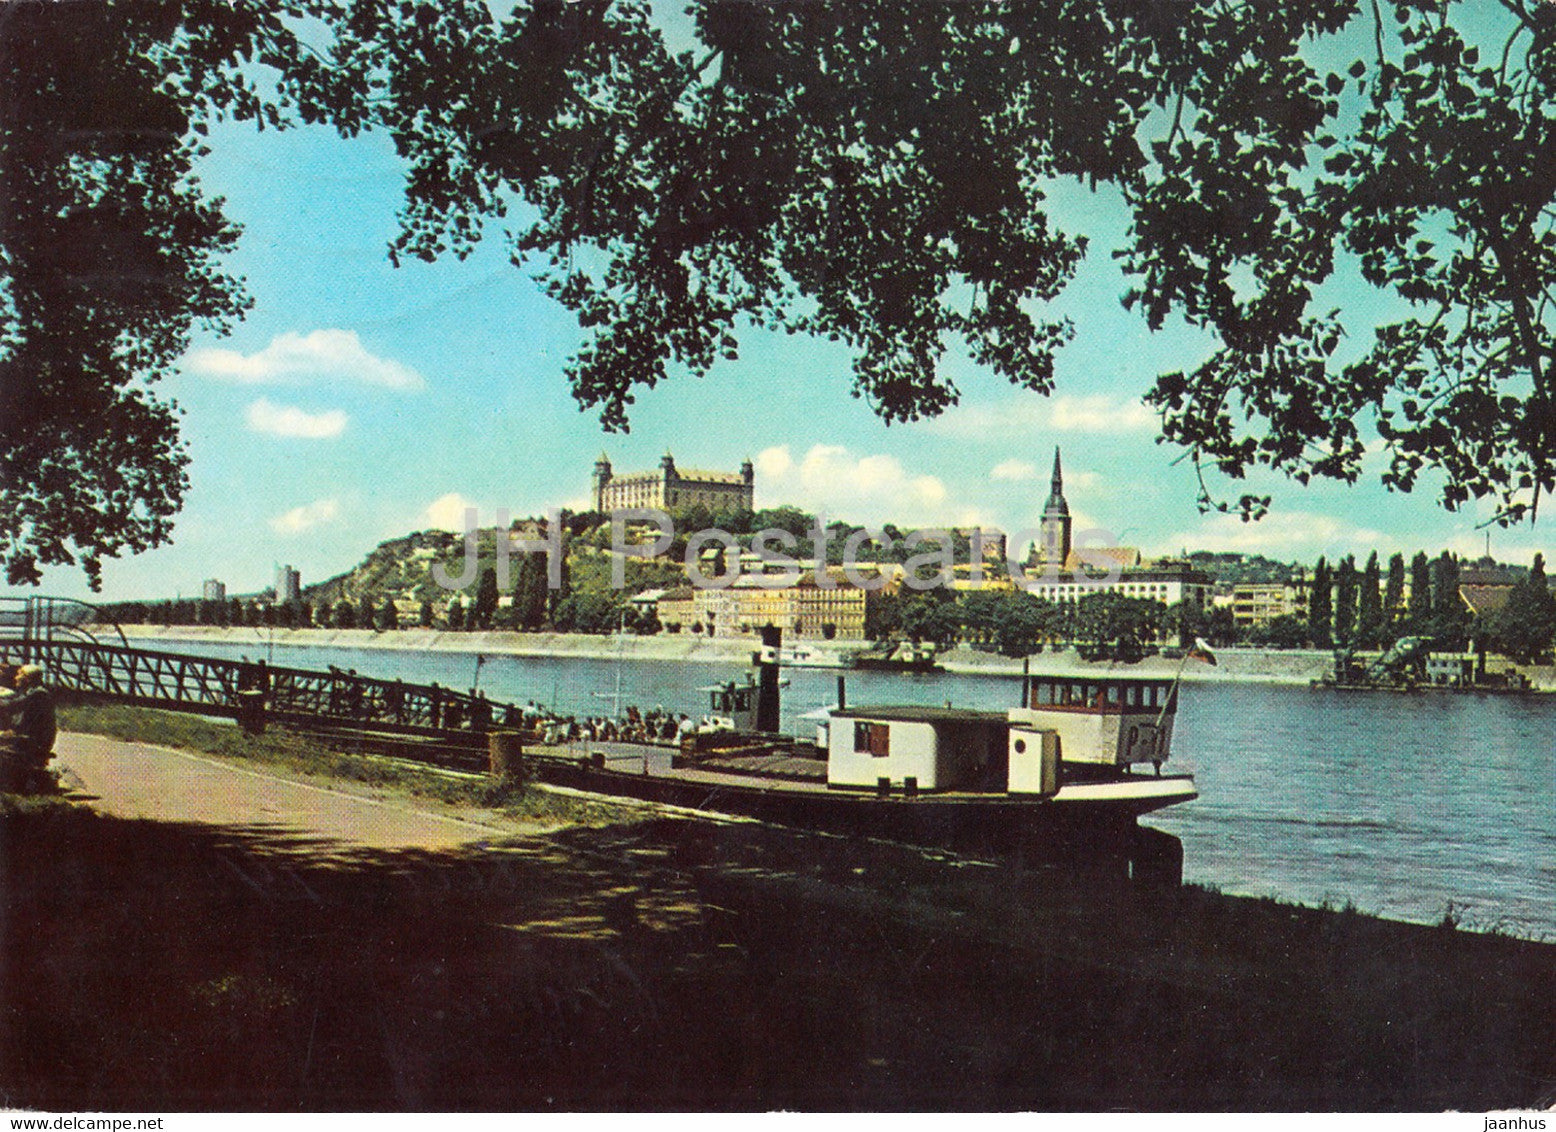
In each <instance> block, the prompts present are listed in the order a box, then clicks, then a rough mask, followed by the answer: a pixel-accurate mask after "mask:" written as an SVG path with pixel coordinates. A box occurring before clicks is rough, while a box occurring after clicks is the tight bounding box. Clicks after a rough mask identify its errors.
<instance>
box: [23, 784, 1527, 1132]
mask: <svg viewBox="0 0 1556 1132" xmlns="http://www.w3.org/2000/svg"><path fill="white" fill-rule="evenodd" d="M0 812H3V815H4V822H3V827H0V833H3V841H0V867H3V870H4V873H3V876H0V884H3V893H4V901H5V904H4V913H5V919H4V936H5V938H4V945H5V950H4V962H5V968H4V970H3V972H0V974H3V996H4V1002H3V1006H4V1015H3V1027H4V1029H3V1032H0V1042H3V1061H0V1072H3V1082H0V1083H3V1086H4V1089H5V1097H4V1099H5V1100H6V1101H7V1102H8V1103H10V1104H13V1105H22V1106H28V1107H41V1108H48V1109H55V1110H76V1111H81V1110H90V1109H108V1110H115V1109H149V1110H157V1109H163V1110H168V1109H174V1110H176V1109H193V1110H202V1109H244V1110H246V1109H309V1110H315V1109H319V1110H331V1109H348V1110H372V1109H444V1108H450V1109H465V1108H479V1109H543V1108H549V1107H556V1108H566V1109H576V1108H592V1109H664V1108H692V1109H723V1108H741V1109H768V1108H779V1107H785V1108H804V1109H847V1108H885V1109H896V1108H978V1109H981V1108H989V1109H1008V1108H1036V1109H1083V1110H1096V1109H1112V1108H1136V1109H1152V1110H1172V1109H1222V1108H1230V1109H1249V1110H1260V1109H1440V1108H1449V1107H1453V1108H1461V1109H1485V1108H1488V1107H1493V1106H1497V1107H1502V1106H1515V1107H1516V1106H1530V1105H1535V1104H1538V1103H1540V1102H1541V1101H1544V1102H1545V1103H1550V1101H1551V1099H1552V1098H1553V1095H1556V1088H1553V1081H1556V1022H1553V1019H1556V948H1552V947H1550V946H1548V945H1539V944H1531V943H1523V942H1519V941H1514V940H1507V939H1499V938H1491V937H1477V936H1469V935H1466V934H1464V933H1459V932H1454V931H1449V930H1433V929H1428V928H1417V927H1410V926H1406V925H1398V924H1389V923H1384V922H1380V921H1375V920H1370V919H1367V918H1366V917H1362V916H1359V915H1356V914H1354V913H1333V912H1320V911H1313V910H1304V909H1294V908H1290V907H1287V906H1284V905H1279V904H1275V903H1273V902H1259V901H1247V900H1237V899H1232V898H1226V897H1221V896H1217V895H1214V894H1210V893H1205V892H1202V891H1198V890H1181V891H1180V890H1174V891H1142V890H1139V889H1134V890H1130V889H1125V888H1111V887H1099V886H1098V885H1097V884H1094V883H1090V882H1087V883H1077V882H1076V881H1075V880H1074V879H1073V878H1072V877H1070V876H1068V875H1066V874H1061V873H1058V872H1054V871H1044V870H1024V869H1016V868H1014V867H1007V866H1001V867H993V866H988V865H980V864H969V863H967V862H964V861H960V860H958V859H955V858H951V857H949V856H947V855H943V854H933V853H925V852H920V851H915V850H910V849H904V848H901V847H895V846H887V845H880V844H872V843H859V842H850V841H846V840H843V839H839V838H827V837H820V836H814V835H806V834H801V833H795V832H791V831H782V830H776V829H772V828H765V827H759V826H752V825H720V824H714V823H710V822H703V821H695V820H668V819H666V820H655V821H645V822H640V823H634V824H622V825H614V826H605V827H601V828H592V829H573V830H568V831H566V832H564V833H560V834H557V835H553V836H549V837H543V838H529V839H519V840H514V841H512V842H506V843H502V844H497V845H492V846H484V847H471V848H469V849H466V850H461V851H458V852H437V853H433V852H411V851H397V852H354V851H351V850H349V849H347V848H346V847H343V846H340V845H335V844H329V843H324V842H320V841H317V840H312V839H306V838H299V837H288V836H285V835H280V834H277V833H276V832H274V831H273V830H262V829H230V828H221V829H218V828H213V827H208V826H194V825H176V824H159V823H150V822H130V821H120V820H115V819H110V818H104V817H101V816H98V815H94V814H92V813H89V812H86V811H84V810H82V809H80V808H77V807H71V806H68V805H64V804H58V803H56V804H52V805H38V804H35V805H29V806H24V807H17V806H15V805H10V806H6V807H4V808H3V810H0Z"/></svg>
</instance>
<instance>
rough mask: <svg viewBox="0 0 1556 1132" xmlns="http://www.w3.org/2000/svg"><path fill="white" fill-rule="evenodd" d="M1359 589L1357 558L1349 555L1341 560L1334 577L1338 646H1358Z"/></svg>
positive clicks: (1335, 630)
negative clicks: (1357, 611) (1357, 613)
mask: <svg viewBox="0 0 1556 1132" xmlns="http://www.w3.org/2000/svg"><path fill="white" fill-rule="evenodd" d="M1358 589H1359V585H1358V580H1357V575H1356V558H1355V556H1354V555H1350V554H1347V555H1346V556H1345V557H1344V558H1342V559H1340V565H1339V567H1338V568H1337V569H1336V570H1335V575H1334V641H1335V644H1337V645H1354V644H1356V596H1357V591H1358Z"/></svg>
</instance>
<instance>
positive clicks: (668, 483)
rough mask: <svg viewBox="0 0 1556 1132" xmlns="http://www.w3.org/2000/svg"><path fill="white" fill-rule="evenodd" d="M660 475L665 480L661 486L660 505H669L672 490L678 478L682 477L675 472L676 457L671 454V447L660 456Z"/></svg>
mask: <svg viewBox="0 0 1556 1132" xmlns="http://www.w3.org/2000/svg"><path fill="white" fill-rule="evenodd" d="M659 475H660V477H661V478H662V479H663V480H664V486H663V487H661V488H660V494H659V504H658V505H659V506H660V507H664V506H667V505H668V504H669V502H670V492H671V490H672V489H674V487H675V483H676V480H678V479H679V478H680V477H679V476H677V475H676V474H675V457H674V456H672V455H670V452H669V449H666V450H665V454H664V455H663V456H661V457H659Z"/></svg>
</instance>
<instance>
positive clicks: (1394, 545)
mask: <svg viewBox="0 0 1556 1132" xmlns="http://www.w3.org/2000/svg"><path fill="white" fill-rule="evenodd" d="M1398 542H1399V540H1398V539H1396V538H1395V537H1394V536H1392V535H1387V534H1384V533H1383V532H1381V531H1376V530H1372V529H1371V528H1368V527H1360V526H1357V525H1356V524H1354V523H1350V522H1347V521H1346V520H1344V519H1337V518H1335V517H1333V516H1330V515H1319V514H1316V513H1314V512H1312V511H1271V512H1270V513H1269V514H1268V515H1266V516H1265V517H1264V518H1263V519H1260V520H1258V521H1257V522H1252V523H1245V522H1243V521H1242V520H1241V519H1240V518H1238V517H1237V516H1236V515H1219V514H1218V515H1209V516H1207V517H1206V518H1205V520H1204V522H1202V523H1201V524H1200V525H1199V527H1198V528H1197V529H1195V530H1189V531H1180V532H1178V533H1177V534H1174V535H1171V536H1169V537H1168V538H1167V539H1166V540H1165V543H1166V545H1165V546H1164V547H1163V548H1162V549H1163V550H1164V551H1166V552H1168V553H1176V552H1177V551H1179V550H1225V551H1231V552H1234V553H1238V554H1263V555H1267V556H1268V557H1271V558H1280V559H1290V558H1303V559H1307V558H1312V557H1316V556H1317V555H1319V554H1354V553H1358V552H1362V553H1365V552H1368V551H1371V550H1377V551H1379V552H1380V553H1381V552H1384V551H1394V550H1398V549H1401V548H1400V546H1399V545H1398Z"/></svg>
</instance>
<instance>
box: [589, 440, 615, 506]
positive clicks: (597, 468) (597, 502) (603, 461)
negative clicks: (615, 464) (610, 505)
mask: <svg viewBox="0 0 1556 1132" xmlns="http://www.w3.org/2000/svg"><path fill="white" fill-rule="evenodd" d="M593 479H594V493H593V494H594V509H595V510H596V511H604V510H605V488H606V487H607V485H609V484H610V482H611V461H610V457H609V456H607V455H606V454H605V453H604V452H601V453H600V458H599V459H598V460H596V461H595V462H594V477H593Z"/></svg>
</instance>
